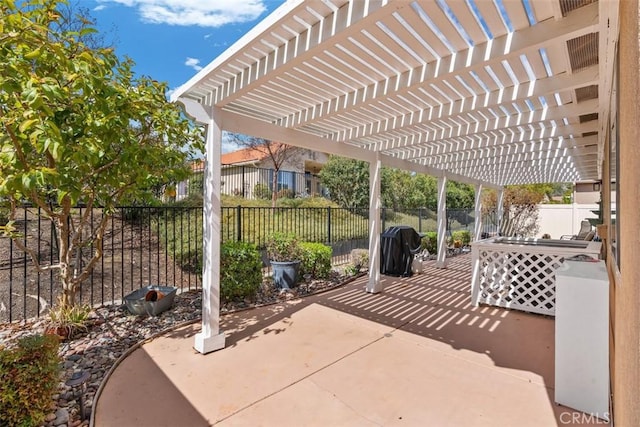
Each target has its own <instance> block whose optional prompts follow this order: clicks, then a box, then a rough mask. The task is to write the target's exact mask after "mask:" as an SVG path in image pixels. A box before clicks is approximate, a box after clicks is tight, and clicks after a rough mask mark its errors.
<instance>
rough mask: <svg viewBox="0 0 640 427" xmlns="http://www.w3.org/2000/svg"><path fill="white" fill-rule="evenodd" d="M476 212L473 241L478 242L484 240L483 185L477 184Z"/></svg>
mask: <svg viewBox="0 0 640 427" xmlns="http://www.w3.org/2000/svg"><path fill="white" fill-rule="evenodd" d="M475 190H476V206H475V208H476V211H475V218H476V220H475V224H474V229H473V240H474V241H475V242H477V241H478V240H480V239H482V184H476V186H475Z"/></svg>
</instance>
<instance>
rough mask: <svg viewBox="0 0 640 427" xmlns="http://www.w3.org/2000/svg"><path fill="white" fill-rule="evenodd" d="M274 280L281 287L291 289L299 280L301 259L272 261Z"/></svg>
mask: <svg viewBox="0 0 640 427" xmlns="http://www.w3.org/2000/svg"><path fill="white" fill-rule="evenodd" d="M271 268H272V269H273V282H274V283H275V285H276V286H277V287H278V288H279V289H290V288H293V287H294V286H295V285H296V282H297V281H298V271H299V270H300V261H299V260H298V261H282V262H278V261H271Z"/></svg>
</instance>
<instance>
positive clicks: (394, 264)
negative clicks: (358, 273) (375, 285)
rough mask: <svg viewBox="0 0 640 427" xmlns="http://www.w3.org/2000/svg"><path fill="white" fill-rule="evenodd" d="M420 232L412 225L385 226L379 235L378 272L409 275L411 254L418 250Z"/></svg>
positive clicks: (389, 274) (411, 261)
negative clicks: (380, 250)
mask: <svg viewBox="0 0 640 427" xmlns="http://www.w3.org/2000/svg"><path fill="white" fill-rule="evenodd" d="M420 240H421V237H420V234H418V233H417V232H416V230H414V229H413V228H412V227H409V226H406V225H399V226H396V227H389V228H387V229H386V230H385V231H384V232H383V233H382V234H381V235H380V247H381V249H382V252H381V254H380V258H381V259H380V273H382V274H386V275H388V276H411V274H412V271H411V265H412V263H413V256H414V255H415V254H417V253H418V252H420Z"/></svg>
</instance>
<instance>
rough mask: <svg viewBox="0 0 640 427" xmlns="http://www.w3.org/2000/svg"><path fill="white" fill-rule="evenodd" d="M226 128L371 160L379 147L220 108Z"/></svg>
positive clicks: (405, 166)
mask: <svg viewBox="0 0 640 427" xmlns="http://www.w3.org/2000/svg"><path fill="white" fill-rule="evenodd" d="M220 114H221V120H222V126H223V129H224V130H226V131H229V132H234V133H241V134H245V135H260V137H261V138H265V139H269V140H272V141H278V142H282V143H285V144H289V145H293V146H296V147H301V148H307V149H309V150H314V151H321V152H323V153H327V154H335V155H338V156H342V157H347V158H351V159H356V160H364V161H367V162H369V163H371V162H373V161H376V160H377V159H378V157H377V156H376V151H373V150H367V149H364V148H359V147H357V146H354V145H350V144H346V143H343V142H336V141H333V140H331V139H328V138H322V137H319V136H315V135H310V134H308V133H304V132H300V131H298V130H295V129H289V128H283V127H281V126H277V125H274V124H271V123H266V122H263V121H260V120H256V119H253V118H250V117H244V116H241V115H238V114H236V113H232V112H229V111H224V110H220ZM379 159H380V161H381V162H382V164H383V165H385V166H389V167H394V168H398V169H402V170H408V171H413V172H416V173H423V174H425V175H431V176H435V177H440V176H445V175H446V176H447V177H449V179H452V180H454V181H458V182H462V183H466V184H471V185H476V184H482V185H484V186H485V187H487V188H498V186H497V185H496V184H494V183H492V182H483V181H480V180H477V179H473V178H470V177H467V176H464V175H459V174H455V173H449V172H446V171H444V170H442V169H439V168H434V167H431V166H427V165H423V164H420V163H416V162H412V161H408V160H406V159H400V158H397V157H393V156H390V155H387V154H380V155H379Z"/></svg>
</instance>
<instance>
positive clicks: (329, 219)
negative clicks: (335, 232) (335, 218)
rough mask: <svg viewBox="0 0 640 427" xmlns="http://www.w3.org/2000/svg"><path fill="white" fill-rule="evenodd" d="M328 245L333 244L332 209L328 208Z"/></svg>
mask: <svg viewBox="0 0 640 427" xmlns="http://www.w3.org/2000/svg"><path fill="white" fill-rule="evenodd" d="M327 244H328V245H330V244H331V207H327Z"/></svg>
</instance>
